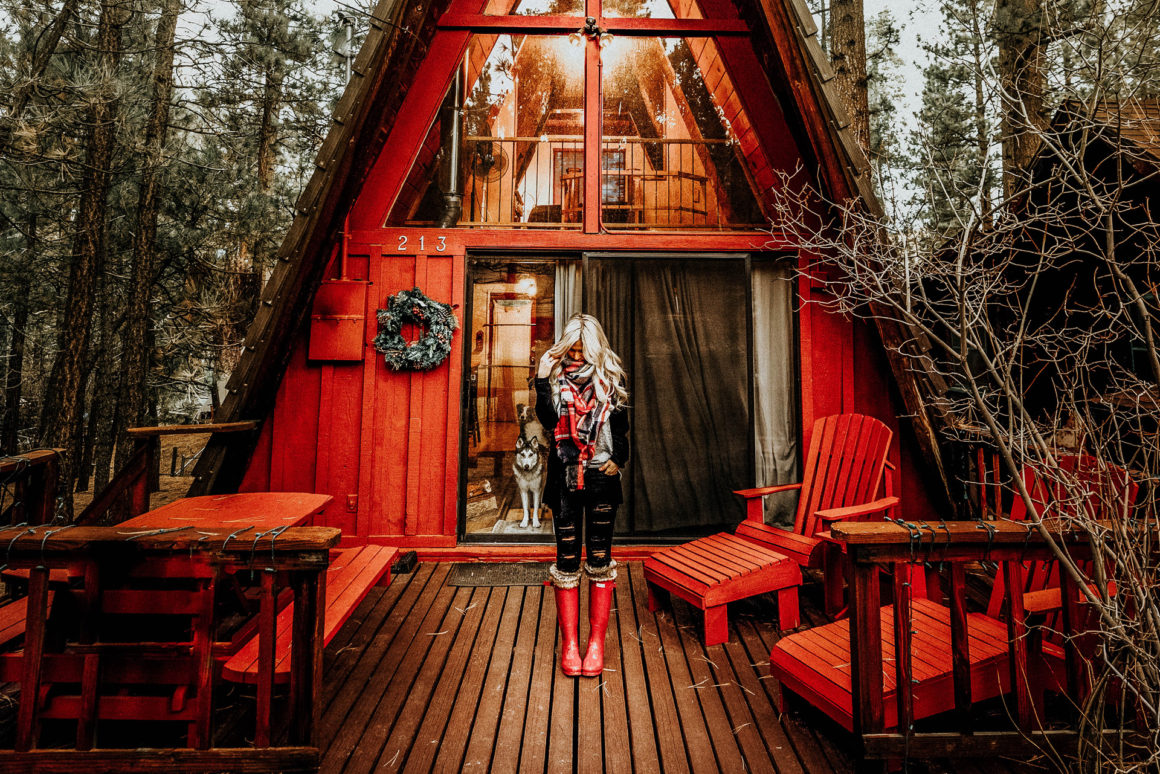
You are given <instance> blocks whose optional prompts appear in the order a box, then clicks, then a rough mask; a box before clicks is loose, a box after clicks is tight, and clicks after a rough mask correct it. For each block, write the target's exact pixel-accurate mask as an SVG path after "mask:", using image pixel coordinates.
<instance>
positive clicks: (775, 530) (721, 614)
mask: <svg viewBox="0 0 1160 774" xmlns="http://www.w3.org/2000/svg"><path fill="white" fill-rule="evenodd" d="M892 436H893V434H892V433H891V431H890V428H888V427H887V426H886V425H884V424H883V423H882V422H880V421H878V420H877V419H874V418H873V417H867V416H863V415H861V414H839V415H834V416H829V417H824V418H822V419H819V420H818V421H817V422H815V423H814V428H813V434H812V435H811V436H810V446H809V451H808V452H807V453H806V456H805V459H804V461H803V464H804V471H803V475H802V483H800V484H785V485H781V486H766V487H760V488H758V489H743V490H741V491H738V492H736V494H738V495H740V496H741V497H744V498H745V500H746V515H745V521H743V522H741V524H740V525H739V526H738V527H737V529H736V531H734V532H733V533H728V532H723V533H719V534H717V535H710V536H709V537H705V538H701V539H699V540H694V541H692V542H690V543H685V544H683V545H680V546H674V547H673V548H668V549H663V550H660V551H657V552H655V553H653V554H652V556H650V557H649V558H648V559H647V560H646V561H645V565H644V577H645V580H647V581H648V587H649V606H650V609H653V610H655V609H657V608H658V607H660V605H661V604H662V597H663V595H664V593H665V592H671V593H673V594H676V595H677V596H679V597H681V598H682V599H684V600H685V601H687V602H689V603H690V604H692V605H695V606H697V607H699V608H701V609H702V610H704V611H705V644H706V645H715V644H718V643H721V642H725V641H726V640H727V639H729V634H728V618H727V615H728V614H727V609H726V605H727V604H728V603H729V602H734V601H737V600H739V599H744V598H745V597H750V596H755V595H757V594H766V593H770V592H775V591H776V592H777V594H778V619H779V626H780V628H781V629H782V630H786V629H796V628H797V625H798V599H797V589H798V586H799V585H800V583H801V567H803V566H805V567H823V566H824V567H825V570H826V599H827V609H828V610H831V611H833V610H836V609H837V608H839V607H841V602H840V600H841V594H842V575H841V562H840V561H839V559H840V553H841V552H840V547H839V546H837V545H836V544H834V543H832V542H831V541H829V540H828V534H829V530H830V525H831V524H833V523H834V522H836V521H857V520H860V519H867V518H870V517H875V516H878V517H880V516H881V515H884V514H886V513H887V512H888V511H889V510H890V509H892V508H894V507H896V506H897V505H898V498H897V497H894V496H893V493H892V492H891V487H892V481H891V476H890V474H889V473H887V468H888V467H889V468H891V469H893V466H892V465H890V463H889V462H888V461H887V459H886V455H887V452H888V451H889V449H890V440H891V438H892ZM884 478H885V481H886V484H885V487H886V496H885V497H881V498H879V492H880V489H881V488H882V486H883V483H882V482H883V479H884ZM794 489H800V490H801V493H800V494H799V496H798V507H797V516H796V518H795V519H794V528H793V530H785V529H781V528H779V527H774V526H770V525H768V524H766V523H765V517H764V504H763V498H765V497H766V496H768V495H771V494H774V493H776V492H786V491H790V490H794ZM827 557H828V558H827Z"/></svg>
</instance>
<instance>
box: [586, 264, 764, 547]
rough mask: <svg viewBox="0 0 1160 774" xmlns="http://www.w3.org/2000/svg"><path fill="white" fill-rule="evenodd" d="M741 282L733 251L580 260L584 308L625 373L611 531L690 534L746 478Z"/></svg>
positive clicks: (719, 513)
mask: <svg viewBox="0 0 1160 774" xmlns="http://www.w3.org/2000/svg"><path fill="white" fill-rule="evenodd" d="M747 296H748V282H747V279H746V273H745V262H744V260H740V259H700V260H687V261H686V260H632V259H625V258H615V259H607V260H606V259H600V258H591V259H590V260H589V273H588V278H587V281H586V282H585V306H586V308H587V309H588V310H589V311H590V313H591V314H594V315H596V316H597V317H598V318H599V319H600V320H601V322H602V323H603V324H604V327H605V330H606V331H607V333H608V336H609V340H610V343H611V345H612V347H613V349H615V350H616V351H617V353H618V354H620V356H621V358H622V359H623V361H624V364H625V368H626V369H627V371H628V379H629V389H630V393H631V394H630V411H631V413H630V420H631V424H632V436H631V440H632V445H633V451H632V460H631V462H630V463H629V466H628V471H627V472H626V480H625V506H624V507H623V508H622V510H621V513H620V514H619V516H618V519H617V522H618V523H617V531H618V533H620V534H635V535H644V534H651V535H659V534H665V533H672V534H674V535H678V534H680V535H685V534H696V533H702V532H708V531H711V530H714V529H718V528H722V527H726V526H732V525H735V524H736V523H737V522H738V521H739V520H740V519H741V518H742V516H743V515H744V514H743V512H742V509H741V505H740V503H739V501H738V500H737V498H736V497H735V496H734V495H733V494H732V491H733V490H734V489H742V488H745V487H748V486H752V482H753V480H754V478H753V476H754V473H753V469H754V466H753V449H752V446H751V435H752V433H751V429H750V421H749V367H748V364H749V362H750V361H749V336H748V304H747Z"/></svg>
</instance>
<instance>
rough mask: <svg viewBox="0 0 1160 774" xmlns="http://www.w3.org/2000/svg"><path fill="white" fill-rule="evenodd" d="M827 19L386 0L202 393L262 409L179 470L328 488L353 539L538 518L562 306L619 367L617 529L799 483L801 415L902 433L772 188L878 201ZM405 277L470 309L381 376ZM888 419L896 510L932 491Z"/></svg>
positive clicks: (643, 537) (683, 0)
mask: <svg viewBox="0 0 1160 774" xmlns="http://www.w3.org/2000/svg"><path fill="white" fill-rule="evenodd" d="M585 17H591V18H589V19H588V20H587V22H586V19H585ZM815 34H816V29H815V27H814V25H813V22H812V20H811V18H810V15H809V12H808V10H807V9H806V8H805V6H804V4H802V3H800V2H798V1H797V0H761V1H760V2H756V1H755V0H737V1H736V2H735V3H732V2H728V1H727V0H670V1H666V0H649V1H648V2H642V1H641V0H606V1H605V2H604V4H603V6H602V4H601V0H587V5H586V6H585V5H583V3H582V2H581V0H482V1H481V0H436V2H433V3H427V2H422V0H397V3H396V2H392V0H384V1H383V2H382V3H380V5H379V7H378V8H377V10H376V11H375V14H374V16H373V18H372V21H371V30H370V34H369V35H368V37H367V40H366V43H365V45H364V46H363V50H362V52H361V53H360V55H359V57H358V59H357V61H356V63H355V66H354V77H353V79H352V82H351V84H350V85H349V87H348V88H347V91H346V94H345V95H344V96H343V98H342V100H341V101H340V103H339V105H338V108H337V110H336V115H335V122H336V123H335V126H334V127H333V129H332V131H331V132H330V134H329V136H328V137H327V139H326V141H325V142H324V144H323V147H322V149H321V151H320V152H319V155H318V160H317V170H316V171H315V174H314V176H313V178H312V179H311V181H310V183H309V184H308V185H307V187H306V190H305V191H304V192H303V194H302V196H301V198H300V199H299V202H298V205H297V214H296V218H295V221H294V223H293V225H292V227H291V229H290V232H289V234H288V235H287V237H286V240H285V242H284V244H283V247H282V250H281V252H280V258H281V259H280V261H279V264H278V266H277V267H276V268H275V271H274V273H273V275H272V277H271V278H270V281H269V282H268V284H267V287H266V289H265V292H264V294H263V302H262V305H261V309H260V311H259V314H258V317H257V319H256V320H255V321H254V323H253V325H252V327H251V329H250V332H249V337H248V339H247V342H246V349H245V352H244V354H243V357H242V360H241V362H240V364H239V366H238V368H237V370H236V372H235V373H234V375H233V378H232V379H231V381H230V384H229V394H228V396H227V398H226V399H225V401H224V402H223V405H222V410H221V413H220V414H219V417H218V419H219V420H222V421H228V420H230V419H242V418H244V419H261V420H263V424H262V426H261V431H260V434H255V435H254V436H252V437H250V438H248V439H246V440H245V442H243V443H235V442H233V441H234V440H236V438H237V436H235V437H234V439H227V438H225V437H222V438H215V440H214V441H213V442H211V445H210V447H209V448H208V449H207V451H206V453H205V454H204V455H203V459H202V461H201V464H200V465H199V467H198V469H197V472H196V476H197V483H196V484H195V486H194V493H200V492H206V491H231V490H234V489H239V488H240V489H241V490H242V491H254V490H267V489H268V490H305V491H315V492H319V493H327V494H332V495H334V496H335V500H334V502H333V504H332V505H331V506H330V507H329V509H328V510H327V511H326V512H325V514H324V517H323V518H324V519H325V524H327V525H329V526H337V527H341V528H342V530H343V533H344V535H345V538H344V539H345V540H346V541H347V542H360V543H361V542H380V543H388V544H395V545H401V546H408V547H413V548H417V549H420V550H426V551H427V552H428V553H429V554H430V553H438V552H439V551H446V550H448V549H452V548H455V547H457V546H461V547H462V546H466V545H467V544H471V547H468V548H464V549H463V550H462V551H461V552H467V553H470V552H471V551H474V550H476V549H478V550H479V551H480V552H481V553H485V552H486V551H487V550H488V549H487V548H486V546H487V545H488V544H490V543H497V542H502V543H530V544H536V543H541V544H543V543H550V541H551V527H550V521H545V523H544V525H543V526H542V527H541V529H539V530H536V529H534V528H532V527H531V526H528V527H521V526H520V519H521V515H522V513H521V509H520V507H519V497H518V496H517V495H516V492H515V485H514V483H513V482H512V476H511V473H510V470H511V464H512V459H513V457H514V441H515V438H516V436H517V434H518V433H519V432H520V430H521V426H522V422H521V408H520V407H521V405H526V404H527V403H529V402H530V392H529V390H528V388H527V379H528V378H529V377H530V376H531V374H532V371H533V369H534V364H535V362H536V361H537V359H538V357H539V355H540V353H542V352H543V350H544V348H545V347H546V346H547V345H549V344H550V343H551V342H552V341H553V339H554V338H555V333H556V331H557V330H558V329H559V326H560V325H561V323H562V321H563V320H565V319H566V318H567V317H568V315H570V314H572V313H574V312H577V311H589V312H592V313H594V314H596V315H597V316H598V317H600V318H601V319H602V320H603V321H604V323H605V327H606V329H607V330H608V332H609V336H610V339H611V341H612V345H613V347H614V348H615V349H617V351H618V352H619V353H620V354H621V355H622V357H623V358H624V360H625V366H626V368H627V370H628V373H629V377H630V388H631V390H632V407H633V410H632V421H633V431H632V432H633V437H632V441H633V447H634V452H633V459H632V460H631V461H630V464H629V466H628V469H627V470H626V474H625V475H626V490H627V492H626V493H627V503H626V505H625V507H624V508H622V510H621V514H620V516H619V521H618V533H619V534H620V535H621V537H623V538H626V539H629V540H631V541H633V542H636V543H649V542H655V541H658V540H664V539H673V538H682V537H687V536H690V535H694V534H700V533H704V532H706V531H709V530H714V529H718V528H720V527H721V526H723V525H726V524H735V523H736V522H737V521H739V520H740V519H741V517H742V515H743V514H742V510H741V503H740V501H738V500H736V499H735V498H734V497H733V496H732V495H731V494H730V491H731V490H733V489H737V488H742V487H747V486H752V485H754V484H755V483H777V482H781V481H788V480H794V477H795V476H796V475H797V470H796V466H797V464H798V460H799V459H800V456H801V450H802V449H803V448H804V443H805V442H807V441H808V439H806V438H803V437H802V434H803V432H804V431H803V428H810V427H811V426H812V425H813V422H814V420H815V419H816V418H817V417H820V416H824V415H827V414H832V413H837V412H860V413H865V414H870V415H873V416H876V417H879V418H881V419H883V420H884V421H886V422H887V423H888V424H889V425H890V426H891V427H893V428H894V429H895V430H896V431H897V430H899V429H900V428H899V420H898V419H897V415H898V414H899V413H905V411H904V409H903V406H902V404H901V400H900V398H899V397H898V396H899V391H898V389H897V388H896V387H895V385H894V383H893V381H892V380H891V366H890V363H889V362H888V356H887V352H888V349H887V348H884V347H883V346H882V345H881V343H880V339H879V335H878V333H877V332H876V331H875V330H874V328H873V327H871V326H868V325H867V324H864V323H863V322H860V321H852V320H850V319H845V318H842V317H839V316H835V315H831V314H828V313H826V312H824V311H823V310H822V309H821V308H820V307H819V306H818V305H816V304H811V303H808V302H810V301H815V300H818V299H820V298H822V297H823V296H822V293H823V291H822V290H821V286H820V284H819V283H817V282H815V281H812V280H811V279H809V277H808V275H807V276H805V277H798V276H797V274H796V270H798V269H804V270H806V272H810V271H811V270H812V269H811V267H812V264H811V261H810V256H809V255H807V254H804V253H802V252H801V251H799V250H798V247H797V245H795V244H793V243H791V242H790V241H788V240H787V239H786V238H785V237H783V236H782V235H781V234H780V233H779V231H778V228H777V217H776V213H775V212H774V211H773V209H772V207H771V201H770V192H771V191H774V190H776V189H777V188H778V187H779V186H782V185H787V184H789V185H799V184H801V183H803V182H806V181H808V182H811V183H814V184H816V185H818V186H820V188H821V189H822V190H823V191H824V193H825V195H826V196H827V197H829V198H832V199H834V200H839V201H841V200H846V199H851V198H859V197H860V198H861V199H862V200H863V202H864V203H865V206H866V207H868V208H869V209H871V210H873V211H876V210H877V209H878V205H877V203H876V201H875V200H874V198H873V193H872V192H871V190H870V181H869V171H868V165H867V163H866V160H865V158H864V157H863V155H862V153H861V151H860V150H859V149H858V148H857V147H856V146H855V145H854V143H853V142H852V140H851V137H850V135H849V133H848V132H847V130H846V128H845V127H846V125H847V124H848V121H847V119H846V117H845V115H844V112H843V111H842V110H841V109H840V108H839V107H838V106H837V105H836V103H835V102H834V99H833V96H832V94H831V93H830V90H829V88H828V87H827V85H826V81H828V80H829V78H830V77H832V74H831V73H830V71H829V66H828V64H827V63H826V58H825V55H824V53H823V52H822V50H821V48H820V47H819V46H818V44H817V41H816V39H815ZM413 287H418V288H419V289H421V290H422V291H423V292H424V293H425V294H427V295H428V296H430V297H432V298H434V299H436V300H439V301H443V302H447V303H450V304H453V305H455V307H456V315H457V317H458V319H459V321H460V326H461V327H460V330H459V331H457V332H456V334H455V337H454V340H453V347H452V351H451V355H450V357H449V358H448V359H447V360H446V361H445V362H443V363H442V364H441V365H439V366H438V367H436V368H434V369H433V370H430V371H427V372H394V371H391V370H389V369H388V368H387V367H386V366H385V365H384V362H383V358H382V357H381V356H380V355H379V354H378V353H376V351H375V350H374V348H373V346H372V340H373V338H374V337H375V335H376V332H377V328H376V310H378V309H382V308H384V307H385V306H386V305H387V303H388V298H389V297H390V296H391V295H392V294H394V293H397V292H399V291H402V290H409V289H411V288H413ZM895 371H896V372H898V373H903V372H904V369H901V368H897V367H896V368H895ZM904 393H905V394H907V396H908V402H909V403H910V404H911V405H910V407H909V408H910V413H911V414H914V413H915V410H916V408H918V407H916V405H915V400H916V398H915V395H916V392H915V390H914V389H906V390H904ZM918 416H919V417H920V423H919V424H920V426H921V427H923V428H924V430H923V432H920V433H919V435H920V437H921V438H925V439H926V440H925V441H923V443H924V444H925V446H924V448H929V445H930V437H931V436H930V432H929V426H926V425H925V424H923V423H922V421H921V418H922V416H923V415H922V414H921V411H920V412H919V413H918ZM901 430H902V432H896V434H895V437H896V439H897V438H901V442H900V447H899V446H898V444H899V441H896V442H895V443H896V448H895V449H894V450H893V452H892V455H891V456H892V458H893V459H895V460H899V459H901V462H902V464H901V477H902V482H901V493H902V496H903V513H904V515H906V516H907V517H911V518H921V517H925V516H933V515H935V514H934V512H933V508H932V506H931V504H930V503H931V499H930V498H929V497H928V493H927V491H926V487H925V484H924V482H925V481H938V475H937V474H935V475H934V476H924V475H920V474H919V472H918V471H919V468H920V466H919V465H918V464H916V459H917V458H918V457H919V456H920V455H919V454H918V453H917V452H916V451H915V449H916V448H918V447H917V445H916V444H915V439H914V434H913V433H912V432H910V429H909V428H908V427H903V428H901ZM934 488H936V489H940V488H941V484H939V485H937V486H936V487H934ZM941 497H942V495H939V498H941ZM785 505H786V507H787V510H788V509H789V508H791V507H792V503H787V504H785ZM778 517H779V515H778V514H771V516H770V518H778ZM528 550H530V551H532V552H534V551H535V550H536V549H534V548H531V547H529V548H528Z"/></svg>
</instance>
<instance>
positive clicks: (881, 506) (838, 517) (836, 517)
mask: <svg viewBox="0 0 1160 774" xmlns="http://www.w3.org/2000/svg"><path fill="white" fill-rule="evenodd" d="M897 506H898V498H897V497H883V498H881V499H878V500H874V501H873V502H869V503H862V504H861V505H851V506H848V507H846V508H828V509H826V510H824V511H817V512H815V513H814V515H815V516H817V517H818V518H819V519H822V520H823V521H851V520H857V519H860V518H862V517H863V516H869V515H871V514H874V513H878V512H879V511H888V510H890V509H891V508H896V507H897Z"/></svg>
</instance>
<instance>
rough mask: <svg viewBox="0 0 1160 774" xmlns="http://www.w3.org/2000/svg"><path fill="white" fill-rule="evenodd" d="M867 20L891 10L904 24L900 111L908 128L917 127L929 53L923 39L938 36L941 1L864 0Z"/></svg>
mask: <svg viewBox="0 0 1160 774" xmlns="http://www.w3.org/2000/svg"><path fill="white" fill-rule="evenodd" d="M863 1H864V12H865V15H866V18H867V19H871V18H873V17H875V16H877V15H878V14H879V13H880V12H881V11H883V10H885V9H889V10H890V12H891V13H892V14H893V15H894V21H895V23H896V24H898V25H899V26H900V27H901V44H900V45H899V47H898V57H899V59H901V60H902V65H903V70H902V75H903V78H904V84H903V87H902V95H903V100H904V104H903V105H900V106H899V113H900V114H901V116H902V119H903V121H904V122H905V123H906V130H907V131H909V130H910V129H913V128H914V126H915V117H916V116H917V115H918V108H919V105H920V102H921V99H922V68H923V66H924V65H925V64H926V52H925V51H923V50H922V48H921V43H922V41H924V40H926V41H929V40H932V39H933V38H934V37H935V36H936V35H938V25H939V3H938V0H925V2H920V1H919V0H863Z"/></svg>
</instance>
